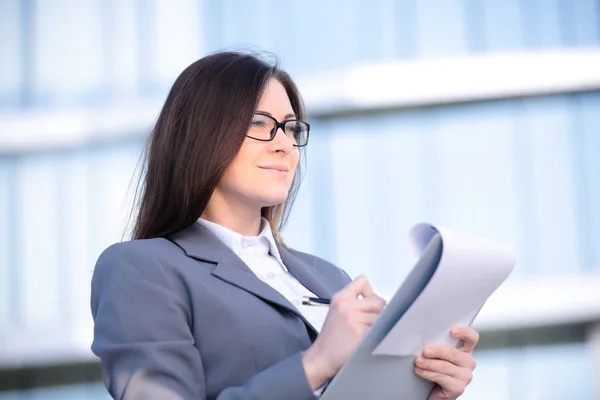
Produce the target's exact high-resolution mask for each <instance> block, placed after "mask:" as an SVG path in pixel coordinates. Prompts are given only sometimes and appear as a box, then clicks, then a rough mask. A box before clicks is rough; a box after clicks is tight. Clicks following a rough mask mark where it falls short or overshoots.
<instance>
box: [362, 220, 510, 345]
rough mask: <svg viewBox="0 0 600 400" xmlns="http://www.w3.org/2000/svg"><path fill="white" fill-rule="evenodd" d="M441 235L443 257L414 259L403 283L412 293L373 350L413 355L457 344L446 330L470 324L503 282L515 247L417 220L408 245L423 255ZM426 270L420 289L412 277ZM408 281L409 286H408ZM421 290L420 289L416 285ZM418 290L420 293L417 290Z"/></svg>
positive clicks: (404, 288)
mask: <svg viewBox="0 0 600 400" xmlns="http://www.w3.org/2000/svg"><path fill="white" fill-rule="evenodd" d="M437 235H439V237H440V238H441V247H442V250H441V257H440V260H439V263H438V264H437V266H436V265H433V266H432V265H431V264H429V265H426V264H419V263H418V264H417V266H416V267H415V268H419V267H420V268H431V274H428V273H427V272H424V271H423V272H422V273H417V274H415V272H419V271H413V272H412V273H411V275H409V276H408V278H407V280H406V281H405V282H404V283H403V285H402V286H403V288H402V289H403V290H408V291H414V292H415V293H416V296H415V297H416V298H415V300H414V301H413V302H412V304H410V306H409V307H408V308H407V309H406V311H405V312H404V313H403V314H402V316H401V317H400V319H399V320H398V321H397V322H395V324H394V325H393V327H391V329H390V330H389V331H388V332H387V334H386V335H385V337H384V338H383V339H382V340H381V341H380V342H379V344H378V345H377V346H376V347H375V349H374V350H373V353H372V354H373V355H391V356H416V355H418V354H419V353H420V352H421V351H422V350H423V347H425V346H427V345H431V344H441V345H450V346H455V345H456V344H457V343H456V340H455V339H453V338H451V337H450V335H449V332H450V329H452V327H454V326H456V325H470V324H471V323H472V322H473V320H474V319H475V317H476V316H477V313H478V312H479V310H480V309H481V307H482V306H483V305H484V303H485V301H486V300H487V298H488V297H489V296H490V295H491V294H492V293H493V292H494V291H495V290H496V289H497V288H498V287H499V286H500V285H501V284H502V282H504V280H505V279H506V278H507V277H508V276H509V274H510V273H511V271H512V269H513V267H514V265H515V263H516V255H515V252H514V251H513V250H512V249H511V248H509V247H507V246H504V245H502V244H500V243H497V242H494V241H491V240H487V239H484V238H481V237H476V236H471V235H466V234H463V233H458V232H455V231H452V230H450V229H447V228H442V227H434V226H433V225H430V224H419V225H416V226H415V227H413V228H412V230H411V231H410V234H409V237H410V244H411V246H412V247H413V249H414V251H415V252H416V254H417V256H421V255H422V254H423V253H424V252H425V251H426V250H427V248H428V246H429V245H430V243H431V242H432V239H433V238H434V237H436V236H437ZM423 274H425V275H430V277H429V280H428V281H427V282H425V285H424V288H422V287H421V288H419V285H420V284H419V282H417V281H416V279H414V278H413V281H412V282H411V276H412V277H415V276H421V280H420V282H421V283H423V279H422V276H424V275H423ZM411 286H412V287H411ZM420 289H422V290H420ZM419 290H420V292H419Z"/></svg>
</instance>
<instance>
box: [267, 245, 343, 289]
mask: <svg viewBox="0 0 600 400" xmlns="http://www.w3.org/2000/svg"><path fill="white" fill-rule="evenodd" d="M277 248H278V249H279V254H280V255H281V259H282V261H283V264H284V265H285V266H286V268H287V269H288V270H289V271H290V272H291V273H292V275H294V277H296V279H298V281H299V282H300V283H301V284H302V285H304V286H305V287H306V288H307V289H308V290H310V291H311V292H313V293H314V294H315V295H317V296H318V297H320V298H325V299H329V298H331V296H332V295H333V293H332V292H331V290H329V289H327V288H326V287H325V286H324V285H323V284H322V283H321V281H320V280H319V278H318V277H317V276H316V275H315V274H314V273H313V270H312V269H310V268H309V266H307V265H306V263H304V262H302V261H301V260H300V259H299V258H298V257H296V256H294V255H293V254H292V253H290V252H289V251H288V250H286V249H285V248H283V247H282V246H279V245H278V246H277Z"/></svg>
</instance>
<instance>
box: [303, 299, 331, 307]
mask: <svg viewBox="0 0 600 400" xmlns="http://www.w3.org/2000/svg"><path fill="white" fill-rule="evenodd" d="M329 303H331V300H329V299H320V298H318V297H302V304H303V305H305V306H328V305H329Z"/></svg>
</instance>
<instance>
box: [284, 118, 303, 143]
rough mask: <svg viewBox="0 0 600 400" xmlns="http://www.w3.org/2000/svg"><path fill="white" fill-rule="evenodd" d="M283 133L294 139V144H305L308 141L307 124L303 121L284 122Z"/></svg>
mask: <svg viewBox="0 0 600 400" xmlns="http://www.w3.org/2000/svg"><path fill="white" fill-rule="evenodd" d="M285 134H286V135H287V136H288V137H289V138H292V139H293V140H294V144H295V145H296V146H305V145H306V144H307V142H308V125H307V124H306V122H303V121H288V122H286V123H285Z"/></svg>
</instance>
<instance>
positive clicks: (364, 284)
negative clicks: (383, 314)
mask: <svg viewBox="0 0 600 400" xmlns="http://www.w3.org/2000/svg"><path fill="white" fill-rule="evenodd" d="M342 292H344V297H352V298H357V297H358V296H359V295H362V296H363V297H369V296H373V294H374V293H373V288H372V287H371V284H370V283H369V280H368V279H367V278H366V277H365V276H364V275H360V276H358V277H356V279H354V280H353V281H352V282H350V283H349V284H348V285H346V287H345V288H344V289H342Z"/></svg>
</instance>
